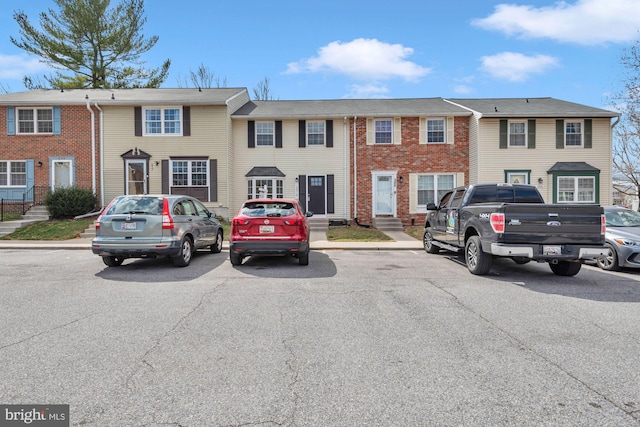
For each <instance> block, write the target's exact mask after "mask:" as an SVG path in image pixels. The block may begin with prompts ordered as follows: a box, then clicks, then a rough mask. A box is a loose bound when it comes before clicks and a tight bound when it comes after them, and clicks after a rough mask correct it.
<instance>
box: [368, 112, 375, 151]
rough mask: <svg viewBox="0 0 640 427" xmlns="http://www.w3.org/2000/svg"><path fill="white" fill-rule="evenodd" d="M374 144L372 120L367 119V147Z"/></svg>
mask: <svg viewBox="0 0 640 427" xmlns="http://www.w3.org/2000/svg"><path fill="white" fill-rule="evenodd" d="M375 143H376V135H375V128H374V125H373V119H372V118H367V145H373V144H375Z"/></svg>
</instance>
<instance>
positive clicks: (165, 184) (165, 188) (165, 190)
mask: <svg viewBox="0 0 640 427" xmlns="http://www.w3.org/2000/svg"><path fill="white" fill-rule="evenodd" d="M162 194H169V160H163V161H162Z"/></svg>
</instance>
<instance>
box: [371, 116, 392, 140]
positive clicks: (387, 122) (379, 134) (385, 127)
mask: <svg viewBox="0 0 640 427" xmlns="http://www.w3.org/2000/svg"><path fill="white" fill-rule="evenodd" d="M374 126H375V143H376V144H393V121H392V120H391V119H378V120H376V121H375V124H374Z"/></svg>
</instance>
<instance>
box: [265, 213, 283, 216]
mask: <svg viewBox="0 0 640 427" xmlns="http://www.w3.org/2000/svg"><path fill="white" fill-rule="evenodd" d="M267 216H282V215H281V214H279V213H270V214H267Z"/></svg>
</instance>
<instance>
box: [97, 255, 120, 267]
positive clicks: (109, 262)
mask: <svg viewBox="0 0 640 427" xmlns="http://www.w3.org/2000/svg"><path fill="white" fill-rule="evenodd" d="M102 262H104V263H105V265H106V266H107V267H119V266H121V265H122V263H123V262H124V258H123V257H120V256H103V257H102Z"/></svg>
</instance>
